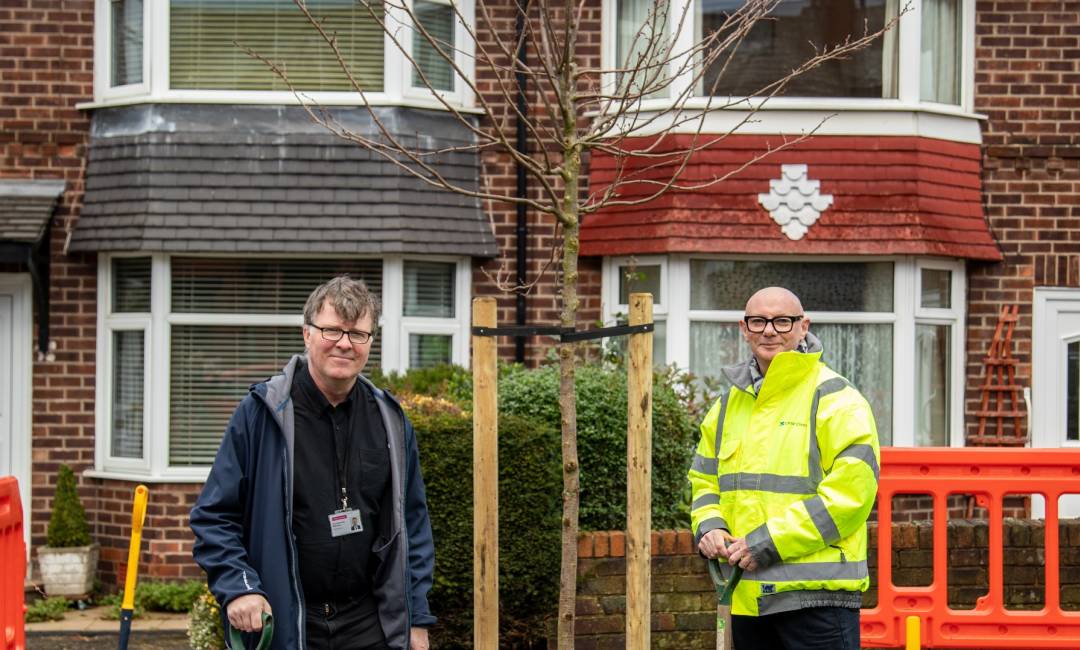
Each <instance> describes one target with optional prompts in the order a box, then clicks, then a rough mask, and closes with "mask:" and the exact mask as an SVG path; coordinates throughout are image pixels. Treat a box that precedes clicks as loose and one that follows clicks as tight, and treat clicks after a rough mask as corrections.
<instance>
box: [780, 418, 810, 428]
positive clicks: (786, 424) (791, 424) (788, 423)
mask: <svg viewBox="0 0 1080 650" xmlns="http://www.w3.org/2000/svg"><path fill="white" fill-rule="evenodd" d="M780 426H782V427H802V428H804V429H805V428H806V423H805V422H792V421H791V420H780Z"/></svg>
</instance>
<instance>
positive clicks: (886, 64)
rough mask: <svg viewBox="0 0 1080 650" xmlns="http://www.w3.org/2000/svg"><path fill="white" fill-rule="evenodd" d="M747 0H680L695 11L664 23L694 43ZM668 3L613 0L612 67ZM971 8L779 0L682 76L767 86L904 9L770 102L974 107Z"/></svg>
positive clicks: (726, 86) (683, 41)
mask: <svg viewBox="0 0 1080 650" xmlns="http://www.w3.org/2000/svg"><path fill="white" fill-rule="evenodd" d="M744 4H745V3H744V1H743V0H687V2H685V3H681V2H680V3H675V4H674V5H672V8H673V11H674V9H675V8H676V7H677V8H678V11H683V10H685V11H686V12H688V13H687V18H686V19H681V17H680V16H678V15H674V16H672V18H671V19H670V20H666V21H665V22H664V26H665V27H666V28H667V29H668V30H669V32H670V33H669V37H670V38H671V39H675V41H676V42H677V43H679V45H678V46H677V47H676V48H674V49H675V51H676V52H684V51H691V50H692V48H693V44H694V43H695V42H700V41H702V40H704V39H706V38H708V37H709V36H710V35H713V34H716V33H717V32H718V30H731V29H732V26H731V25H730V24H728V23H727V22H726V21H728V19H729V17H731V16H732V14H734V13H735V12H736V11H738V10H739V9H740V7H742V6H743V5H744ZM667 6H668V5H667V2H666V0H607V4H606V5H605V11H606V12H607V14H608V18H607V22H606V28H605V50H604V52H605V61H606V64H605V67H606V68H608V69H612V70H615V69H622V68H625V67H627V66H632V64H633V62H634V59H635V54H636V53H637V52H639V51H641V50H642V49H643V48H644V47H645V43H646V41H647V40H648V39H647V37H648V33H649V32H648V30H649V29H650V14H651V13H656V12H658V11H660V9H659V8H662V7H667ZM665 13H666V12H665ZM973 16H974V0H911V1H910V2H905V0H823V1H819V0H781V1H780V2H779V3H778V4H777V5H776V7H775V8H774V9H773V11H772V12H771V13H770V14H769V15H768V16H767V17H766V18H764V19H761V20H758V21H757V22H756V23H755V24H754V25H753V26H752V27H751V28H750V29H749V30H748V31H747V33H746V34H745V36H744V37H743V38H742V40H741V42H739V43H737V44H736V45H735V46H733V47H730V48H729V49H728V50H727V51H726V52H724V53H723V54H722V55H721V56H719V58H715V57H708V56H706V57H705V59H706V60H707V61H709V63H708V64H707V67H706V68H705V69H704V70H698V71H697V72H696V73H695V72H693V71H690V70H687V71H686V72H684V73H683V76H685V77H686V79H684V80H681V82H680V81H677V82H676V84H675V85H676V86H681V87H685V86H684V85H682V84H689V83H691V81H692V80H694V79H696V83H697V86H696V88H694V92H695V94H696V95H698V96H700V97H702V98H705V97H720V98H724V99H725V100H726V99H727V98H731V97H734V98H740V97H755V96H763V95H767V94H768V92H767V90H766V86H768V85H769V84H772V83H773V82H775V81H778V80H780V79H783V78H784V77H786V76H787V75H789V74H790V73H791V70H792V69H794V68H796V67H797V66H799V65H801V64H803V63H805V62H806V61H808V60H809V59H811V58H812V57H814V56H815V52H818V51H821V50H822V49H825V48H828V49H832V48H834V47H835V46H837V45H839V44H841V43H843V42H844V41H845V40H847V39H849V38H850V39H857V38H860V37H862V36H863V35H865V34H867V33H873V32H876V31H878V30H881V29H882V28H883V27H885V26H886V25H888V24H889V23H890V21H893V20H895V19H896V18H897V17H899V18H900V19H899V21H898V23H897V24H896V25H895V26H894V27H893V28H892V29H889V30H888V31H886V32H885V33H884V35H883V36H882V37H880V38H877V39H875V40H874V41H872V42H871V43H870V44H869V45H868V46H867V47H865V48H863V49H861V50H859V51H857V52H854V53H852V54H851V55H849V56H846V57H843V58H837V59H834V60H831V61H826V62H824V63H822V64H821V65H819V66H817V67H816V68H814V69H812V70H808V71H806V72H804V73H802V74H800V75H798V76H796V77H793V78H792V79H790V80H789V82H788V83H787V84H786V85H785V86H784V87H783V88H782V89H781V90H780V91H779V92H778V93H777V97H776V98H774V99H773V100H771V101H770V103H771V104H773V107H774V108H782V107H785V106H800V107H805V106H807V103H806V101H805V100H806V99H809V98H816V99H817V100H822V99H828V100H831V101H832V102H833V103H835V102H836V100H840V99H843V100H845V101H846V102H848V104H850V103H851V102H852V101H854V102H856V104H855V106H858V105H860V104H858V102H860V101H861V102H864V103H865V102H869V101H877V102H879V103H880V102H882V101H883V100H884V101H887V102H892V104H888V103H886V104H883V105H882V104H879V106H890V105H898V106H899V105H915V104H921V103H930V104H941V105H945V106H950V105H951V106H955V107H958V108H960V109H961V110H969V111H970V110H971V102H970V100H969V99H965V98H966V97H970V89H969V86H970V85H971V80H970V79H969V77H972V78H973V65H972V63H971V60H972V58H973V55H974V24H973ZM722 40H724V38H723V37H721V38H720V39H719V41H722ZM713 59H715V60H713ZM698 75H700V76H698ZM612 83H617V80H614V79H613V80H612ZM965 91H967V93H966V94H965ZM777 98H780V99H781V101H776V100H777ZM799 98H804V99H803V101H802V103H798V102H794V101H792V100H795V99H799ZM864 105H866V106H871V105H869V104H864ZM657 107H659V104H658V105H657ZM645 108H646V109H648V108H649V107H645ZM744 108H745V107H744ZM953 110H954V111H955V109H953Z"/></svg>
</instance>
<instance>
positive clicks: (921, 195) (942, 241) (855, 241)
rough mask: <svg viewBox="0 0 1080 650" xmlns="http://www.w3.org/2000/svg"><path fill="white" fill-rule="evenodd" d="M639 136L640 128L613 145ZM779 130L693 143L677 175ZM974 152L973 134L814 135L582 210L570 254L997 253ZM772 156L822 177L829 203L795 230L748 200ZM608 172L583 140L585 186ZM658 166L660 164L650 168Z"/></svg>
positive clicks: (606, 158) (743, 150) (773, 174)
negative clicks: (642, 201) (639, 200)
mask: <svg viewBox="0 0 1080 650" xmlns="http://www.w3.org/2000/svg"><path fill="white" fill-rule="evenodd" d="M690 138H691V136H689V135H676V136H668V139H667V141H668V142H670V143H671V144H670V145H668V146H669V147H670V149H668V150H671V149H676V148H678V147H680V146H686V143H687V142H689V139H690ZM648 142H649V140H648V139H645V138H642V139H640V141H639V142H638V143H637V144H636V145H635V144H633V143H630V142H626V143H624V147H631V146H642V145H644V144H647V143H648ZM780 142H781V138H780V136H729V137H727V138H725V139H723V140H722V141H720V142H719V143H717V144H716V145H714V146H713V147H710V148H709V149H706V150H703V151H700V152H698V153H696V154H694V156H693V158H692V160H691V161H690V163H689V165H688V167H687V169H686V171H685V172H684V174H683V176H682V178H681V181H680V182H681V183H682V184H693V183H701V182H704V181H707V180H709V179H713V178H716V177H717V176H719V175H722V174H724V173H726V172H728V171H730V170H732V169H735V168H737V167H738V166H739V165H741V164H744V163H745V162H746V161H747V160H749V159H750V158H751V157H752V156H754V155H756V154H759V153H762V152H764V151H766V150H767V149H768V147H769V146H770V144H771V145H772V146H773V147H775V146H777V145H778V144H780ZM665 148H666V147H665ZM652 160H653V161H655V159H652ZM980 161H981V153H980V148H979V145H977V144H967V143H959V142H950V141H945V140H936V139H931V138H919V137H886V136H816V137H814V138H812V139H810V140H807V141H806V142H802V143H799V144H798V145H796V146H794V147H792V148H790V149H787V150H784V151H780V152H777V153H775V154H771V155H769V156H768V157H767V158H765V159H764V160H763V161H761V162H758V163H755V164H754V165H751V166H750V167H748V168H747V169H744V170H742V171H741V172H739V173H737V174H735V175H734V176H733V177H732V178H729V179H727V180H725V181H723V182H721V183H717V184H715V185H713V186H711V187H708V188H705V189H699V190H694V191H673V192H669V193H668V194H666V195H664V196H662V197H660V198H659V199H656V200H654V201H652V202H650V203H648V204H646V205H642V206H610V207H607V208H605V209H603V210H601V211H600V212H598V213H595V214H590V215H588V216H587V217H586V218H585V220H584V221H583V223H582V229H581V254H582V255H629V254H648V253H768V254H816V255H891V254H901V255H936V256H945V257H958V258H968V259H978V260H994V261H998V260H1001V259H1002V256H1001V252H1000V250H999V249H998V246H997V244H996V243H995V242H994V239H993V237H992V236H991V234H990V231H989V228H988V226H987V223H986V219H985V218H984V215H983V208H982V195H981V189H982V185H981V180H980ZM783 164H805V165H807V166H808V167H809V174H808V175H809V178H810V180H816V181H820V182H821V186H820V191H821V193H823V194H831V195H833V203H832V205H831V206H830V207H829V208H828V209H826V210H825V211H824V212H822V213H821V216H820V217H819V218H818V220H817V222H816V223H815V224H814V225H812V226H810V230H809V232H808V233H807V234H806V235H805V236H804V237H803V238H802V239H800V240H798V241H792V240H790V239H788V238H787V236H785V235H784V234H783V233H782V232H781V231H780V226H779V225H777V224H776V222H774V221H773V220H772V218H771V217H770V216H769V213H768V212H767V211H766V210H765V208H763V207H762V206H761V204H760V203H759V202H758V194H760V193H767V192H769V181H770V180H775V179H779V178H780V166H781V165H783ZM642 166H645V165H642ZM614 175H615V160H614V158H613V157H612V156H610V155H607V154H604V153H601V152H594V153H593V156H592V160H591V166H590V176H589V182H590V187H591V188H592V189H593V190H594V191H599V190H602V189H603V188H604V187H605V186H607V185H609V184H610V183H611V182H612V179H613V178H614ZM624 177H626V176H624ZM662 177H663V173H662V172H657V173H656V174H655V175H654V178H662ZM648 191H649V188H648V187H647V186H644V185H641V184H638V185H625V186H624V187H623V188H622V189H621V196H622V197H623V198H633V197H634V196H641V195H643V194H645V193H646V192H648Z"/></svg>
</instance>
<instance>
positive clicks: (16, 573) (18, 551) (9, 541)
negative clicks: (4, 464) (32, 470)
mask: <svg viewBox="0 0 1080 650" xmlns="http://www.w3.org/2000/svg"><path fill="white" fill-rule="evenodd" d="M0 575H3V577H4V579H3V580H0V648H5V649H7V648H14V649H15V650H22V649H23V648H25V647H26V630H25V628H24V627H23V610H24V609H25V608H24V607H23V605H24V602H23V584H24V583H25V582H26V543H25V542H24V541H23V513H22V501H21V500H20V499H19V482H18V481H16V480H15V477H14V476H5V477H3V478H0Z"/></svg>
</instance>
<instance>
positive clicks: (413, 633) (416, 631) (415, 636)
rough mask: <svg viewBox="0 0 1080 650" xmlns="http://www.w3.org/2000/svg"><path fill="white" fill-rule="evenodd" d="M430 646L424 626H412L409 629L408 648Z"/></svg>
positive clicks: (418, 649) (425, 648)
mask: <svg viewBox="0 0 1080 650" xmlns="http://www.w3.org/2000/svg"><path fill="white" fill-rule="evenodd" d="M430 647H431V646H429V645H428V636H427V628H426V627H414V628H412V629H410V630H409V648H410V650H428V648H430Z"/></svg>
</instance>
